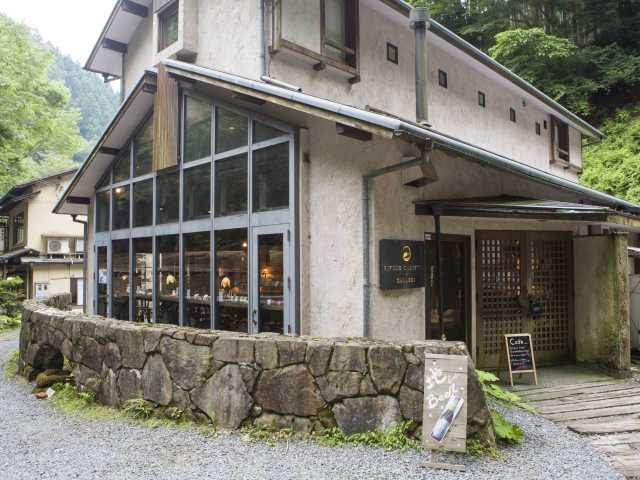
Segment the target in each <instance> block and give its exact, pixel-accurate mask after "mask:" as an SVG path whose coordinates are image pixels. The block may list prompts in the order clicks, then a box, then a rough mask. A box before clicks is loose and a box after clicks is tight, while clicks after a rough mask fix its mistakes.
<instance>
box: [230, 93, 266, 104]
mask: <svg viewBox="0 0 640 480" xmlns="http://www.w3.org/2000/svg"><path fill="white" fill-rule="evenodd" d="M231 96H232V97H233V98H235V99H236V100H240V101H241V102H247V103H253V104H254V105H264V104H265V103H266V102H265V101H264V100H263V99H261V98H257V97H252V96H251V95H245V94H244V93H233V94H232V95H231Z"/></svg>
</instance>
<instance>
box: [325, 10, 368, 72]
mask: <svg viewBox="0 0 640 480" xmlns="http://www.w3.org/2000/svg"><path fill="white" fill-rule="evenodd" d="M342 1H343V2H344V4H345V23H346V25H345V30H346V36H347V43H348V44H347V45H340V44H339V43H337V42H334V41H332V40H330V39H328V38H327V18H326V12H327V9H326V0H320V48H321V57H322V58H321V61H320V63H318V64H317V65H315V66H314V68H315V69H316V70H323V69H324V68H325V64H327V65H331V66H332V67H335V68H338V69H341V70H345V71H348V72H352V73H353V74H354V77H353V78H350V79H349V82H350V83H357V82H359V81H360V74H359V72H360V2H359V0H342ZM327 46H329V47H332V48H335V49H336V50H339V51H341V52H343V53H344V54H345V55H346V56H351V57H353V60H352V61H351V62H343V61H340V60H338V59H335V58H333V57H331V56H329V55H328V54H327Z"/></svg>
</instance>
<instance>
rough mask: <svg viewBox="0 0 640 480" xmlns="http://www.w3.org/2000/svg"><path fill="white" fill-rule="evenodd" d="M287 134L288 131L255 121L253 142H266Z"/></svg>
mask: <svg viewBox="0 0 640 480" xmlns="http://www.w3.org/2000/svg"><path fill="white" fill-rule="evenodd" d="M283 135H286V132H283V131H282V130H279V129H277V128H274V127H270V126H269V125H265V124H264V123H260V122H253V143H260V142H265V141H267V140H271V139H272V138H277V137H281V136H283Z"/></svg>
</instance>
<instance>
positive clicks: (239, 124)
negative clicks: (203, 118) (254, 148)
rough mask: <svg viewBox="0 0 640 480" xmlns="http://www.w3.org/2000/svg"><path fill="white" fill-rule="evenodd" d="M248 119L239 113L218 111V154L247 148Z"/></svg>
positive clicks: (220, 109)
mask: <svg viewBox="0 0 640 480" xmlns="http://www.w3.org/2000/svg"><path fill="white" fill-rule="evenodd" d="M247 123H248V122H247V117H244V116H242V115H239V114H237V113H234V112H231V111H229V110H225V109H224V108H217V109H216V153H222V152H227V151H229V150H233V149H234V148H240V147H245V146H246V145H247V143H248V136H249V133H248V130H249V128H248V125H247Z"/></svg>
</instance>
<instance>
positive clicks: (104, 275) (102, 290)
mask: <svg viewBox="0 0 640 480" xmlns="http://www.w3.org/2000/svg"><path fill="white" fill-rule="evenodd" d="M107 261H108V260H107V247H98V259H97V267H98V268H97V270H98V282H97V283H98V288H97V290H98V292H97V293H98V295H97V298H96V313H97V314H98V315H102V316H103V317H106V316H107V305H108V303H109V294H108V292H109V267H108V265H107Z"/></svg>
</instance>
